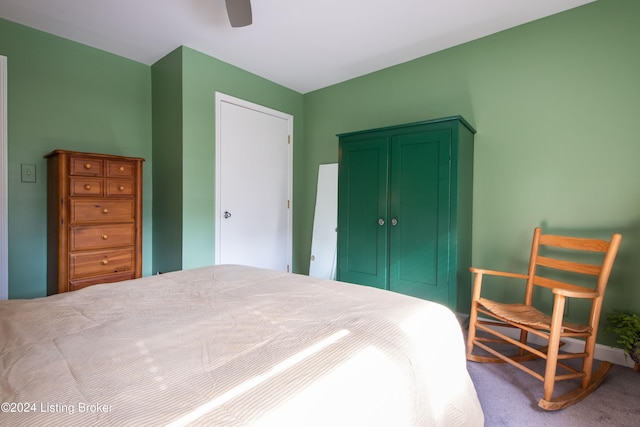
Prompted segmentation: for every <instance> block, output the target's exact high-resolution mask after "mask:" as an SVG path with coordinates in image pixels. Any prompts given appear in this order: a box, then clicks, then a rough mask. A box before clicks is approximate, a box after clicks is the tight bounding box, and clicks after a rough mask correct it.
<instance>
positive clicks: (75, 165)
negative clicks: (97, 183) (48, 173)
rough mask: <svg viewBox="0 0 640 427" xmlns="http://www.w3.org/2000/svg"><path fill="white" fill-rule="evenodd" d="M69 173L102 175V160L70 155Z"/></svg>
mask: <svg viewBox="0 0 640 427" xmlns="http://www.w3.org/2000/svg"><path fill="white" fill-rule="evenodd" d="M69 160H70V169H71V170H70V172H69V173H70V174H71V175H89V176H102V175H103V170H102V167H103V166H102V164H103V162H102V160H100V159H95V158H91V157H76V156H72V157H70V159H69Z"/></svg>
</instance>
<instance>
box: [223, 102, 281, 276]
mask: <svg viewBox="0 0 640 427" xmlns="http://www.w3.org/2000/svg"><path fill="white" fill-rule="evenodd" d="M215 95H216V99H215V111H216V112H215V114H216V125H215V126H216V143H215V153H216V161H215V164H216V172H215V180H216V182H215V192H216V194H215V209H214V213H215V263H216V264H220V246H221V239H220V227H221V222H222V221H221V220H222V206H221V198H220V196H221V187H222V186H221V181H222V180H221V178H220V177H221V169H222V168H221V167H220V159H221V157H222V156H221V154H220V144H219V143H218V142H219V141H221V137H222V132H221V126H220V124H221V123H222V115H221V111H222V108H221V105H222V103H223V102H227V103H230V104H234V105H238V106H240V107H244V108H248V109H251V110H254V111H258V112H260V113H264V114H269V115H272V116H275V117H278V118H281V119H283V120H286V121H287V130H288V133H289V147H288V150H287V151H288V154H287V156H288V159H287V165H288V168H287V169H288V170H287V174H288V176H287V181H288V185H287V194H288V199H289V207H290V208H289V210H288V211H287V265H288V266H291V265H292V259H293V255H292V254H293V215H292V212H293V116H292V115H290V114H287V113H283V112H281V111H277V110H273V109H271V108H268V107H265V106H262V105H259V104H254V103H252V102H249V101H245V100H244V99H240V98H236V97H233V96H231V95H227V94H224V93H222V92H216V94H215ZM288 270H289V271H290V267H288Z"/></svg>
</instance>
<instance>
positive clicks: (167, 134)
mask: <svg viewBox="0 0 640 427" xmlns="http://www.w3.org/2000/svg"><path fill="white" fill-rule="evenodd" d="M151 85H152V93H153V104H152V114H153V164H154V165H155V167H154V168H153V183H154V185H153V212H154V218H153V236H154V238H153V267H152V270H153V273H154V274H155V273H158V272H167V271H174V270H179V269H180V266H181V265H182V263H181V260H182V221H183V216H182V171H183V162H182V49H176V50H174V51H173V52H171V53H170V54H168V55H166V56H165V57H164V58H162V59H161V60H160V61H158V62H156V63H155V64H153V66H152V67H151Z"/></svg>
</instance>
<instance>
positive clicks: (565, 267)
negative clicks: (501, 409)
mask: <svg viewBox="0 0 640 427" xmlns="http://www.w3.org/2000/svg"><path fill="white" fill-rule="evenodd" d="M621 239H622V237H621V235H620V234H614V235H613V236H612V238H611V240H610V241H606V240H596V239H585V238H576V237H564V236H555V235H550V234H542V232H541V229H540V228H536V229H535V231H534V233H533V245H532V248H531V260H530V264H529V273H528V274H516V273H506V272H500V271H492V270H482V269H478V268H471V271H472V272H473V273H474V274H475V278H474V288H473V297H472V303H471V315H470V317H469V335H468V340H467V359H468V360H471V361H475V362H490V363H502V362H507V363H510V364H512V365H514V366H516V367H518V368H520V369H522V370H523V371H524V372H526V373H528V374H530V375H532V376H534V377H535V378H537V379H539V380H541V381H542V382H543V383H544V397H543V398H542V399H540V400H539V401H538V406H540V407H541V408H543V409H546V410H557V409H562V408H565V407H567V406H570V405H573V404H574V403H577V402H579V401H580V400H582V399H583V398H584V397H585V396H587V395H588V394H589V393H591V392H592V391H593V390H595V389H596V387H598V385H600V383H601V382H602V380H603V379H604V377H605V376H606V374H607V373H608V372H609V370H610V369H611V363H609V362H602V363H601V364H600V367H599V368H598V370H597V371H596V372H595V373H593V374H592V367H593V356H594V354H593V353H594V349H595V345H596V334H597V332H598V323H599V320H600V313H601V310H602V301H603V299H604V293H605V289H606V287H607V281H608V279H609V274H610V273H611V268H612V266H613V262H614V259H615V257H616V254H617V252H618V248H619V246H620V240H621ZM550 247H553V248H550ZM541 251H542V255H541V254H540V252H541ZM585 251H586V252H594V253H598V252H599V253H602V254H604V256H600V257H598V258H602V262H601V264H599V265H594V264H592V263H588V264H587V263H582V262H576V261H574V260H571V258H570V257H567V256H566V254H569V253H574V255H575V253H576V252H577V253H578V254H579V255H582V256H583V257H587V256H589V257H592V256H594V254H590V255H588V254H585ZM550 252H553V254H554V255H555V254H557V253H563V256H562V257H561V258H552V257H551V255H550V254H549V253H550ZM595 255H597V254H595ZM573 259H575V258H573ZM565 272H569V273H570V274H567V273H565ZM558 273H560V274H561V276H560V279H562V280H558V279H557V277H558ZM574 273H578V275H579V276H584V275H586V276H595V277H596V278H597V280H596V283H595V285H594V286H593V287H585V286H584V284H583V283H582V282H581V283H580V285H576V284H569V283H566V281H565V280H566V277H567V276H576V274H574ZM543 274H544V276H543ZM484 275H493V276H502V277H507V278H516V279H523V280H526V288H525V297H524V304H504V303H500V302H495V301H491V300H488V299H486V298H482V297H481V296H480V290H481V287H482V278H483V276H484ZM552 277H553V278H552ZM540 287H542V288H548V289H550V290H551V292H552V293H553V298H554V302H553V312H552V314H551V315H550V316H549V315H546V314H544V313H542V312H541V311H539V310H537V309H536V308H534V307H533V305H532V303H533V302H534V288H540ZM536 296H537V295H536ZM567 298H580V299H586V300H590V301H591V313H590V316H589V319H588V322H587V323H586V324H574V323H567V322H564V321H563V315H564V310H565V302H566V300H567ZM479 316H482V318H481V317H479ZM487 316H488V317H487ZM496 320H497V321H496ZM505 327H507V328H517V329H519V330H520V339H519V340H517V339H514V338H511V337H509V336H508V334H506V331H505V329H504V328H505ZM501 329H502V330H501ZM477 331H483V332H485V333H488V334H489V336H486V335H487V334H484V335H485V336H484V337H481V336H478V335H477V334H476V332H477ZM529 334H534V335H537V336H538V337H540V338H542V339H543V340H544V343H546V344H547V346H545V347H540V346H534V345H532V344H529V342H528V338H529ZM481 335H483V334H481ZM516 335H517V334H516ZM564 337H571V338H581V339H584V351H582V352H579V353H559V348H560V347H561V346H562V345H563V343H561V341H560V339H561V338H564ZM505 344H510V345H505ZM513 346H516V347H518V351H517V353H515V354H512V355H505V354H503V353H502V351H503V350H504V348H505V347H507V348H511V349H513V348H514V347H513ZM474 347H479V348H481V349H483V350H485V351H486V352H488V353H489V355H480V354H474V353H473V351H474ZM537 358H542V359H545V360H546V365H545V370H544V375H541V374H540V373H538V372H536V371H535V370H533V369H531V368H530V367H528V366H525V365H524V364H523V363H522V362H526V361H530V360H533V359H537ZM572 358H581V359H583V360H582V368H581V369H576V368H575V367H572V366H569V365H568V364H566V363H564V362H565V360H566V359H572ZM559 368H562V369H563V370H564V371H566V372H568V373H564V371H562V372H563V373H562V374H560V375H559V374H558V369H559ZM575 378H581V380H582V381H581V385H579V386H576V388H575V389H573V390H572V391H569V392H568V393H566V394H563V395H562V396H558V397H555V398H554V397H552V396H553V390H554V386H555V382H556V381H560V380H568V379H575Z"/></svg>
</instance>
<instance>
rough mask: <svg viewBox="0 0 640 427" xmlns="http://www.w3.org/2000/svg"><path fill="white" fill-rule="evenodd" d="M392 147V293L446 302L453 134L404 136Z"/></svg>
mask: <svg viewBox="0 0 640 427" xmlns="http://www.w3.org/2000/svg"><path fill="white" fill-rule="evenodd" d="M391 147H392V148H391V168H390V171H391V173H390V177H391V182H390V198H391V203H390V218H391V225H390V230H389V239H390V240H389V243H390V250H389V266H390V271H389V273H390V274H389V275H390V278H389V289H390V290H393V291H396V292H400V293H403V294H407V295H412V296H416V297H420V298H426V299H430V300H434V301H438V302H446V300H447V297H448V288H447V287H448V274H447V272H448V267H449V266H448V256H446V255H447V253H448V247H449V233H448V231H449V183H450V179H449V175H450V173H449V172H450V162H449V157H450V147H451V134H450V132H449V131H448V130H437V131H425V132H418V133H413V134H407V135H399V136H396V137H394V138H393V140H392V143H391ZM394 224H395V225H394Z"/></svg>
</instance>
